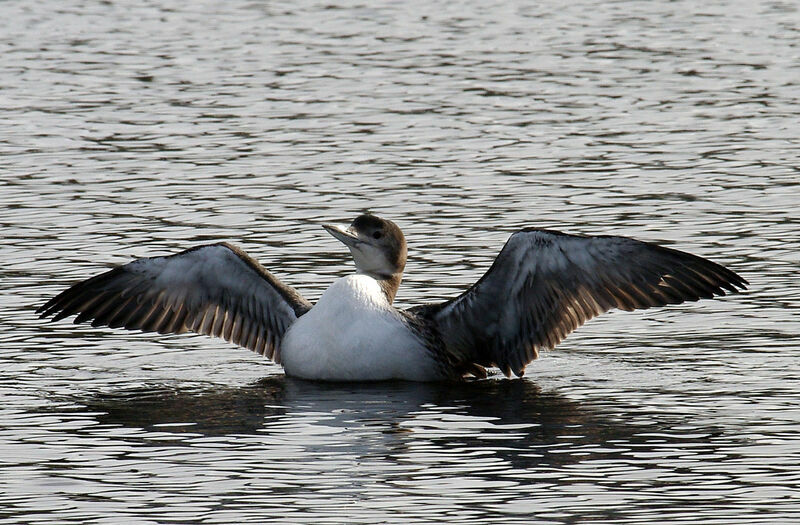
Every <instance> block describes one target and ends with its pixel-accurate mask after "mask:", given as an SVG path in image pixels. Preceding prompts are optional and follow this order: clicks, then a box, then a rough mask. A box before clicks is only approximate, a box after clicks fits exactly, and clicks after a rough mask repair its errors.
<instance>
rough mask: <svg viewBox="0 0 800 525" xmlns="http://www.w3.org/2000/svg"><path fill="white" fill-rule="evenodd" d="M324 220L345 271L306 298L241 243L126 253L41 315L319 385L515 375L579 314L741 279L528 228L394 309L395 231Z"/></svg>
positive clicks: (615, 240)
mask: <svg viewBox="0 0 800 525" xmlns="http://www.w3.org/2000/svg"><path fill="white" fill-rule="evenodd" d="M323 227H324V228H325V230H327V231H328V232H329V233H330V234H331V235H333V236H334V237H335V238H336V239H338V240H339V241H341V242H342V243H344V244H345V246H347V248H349V250H350V253H351V254H352V257H353V259H354V261H355V267H356V272H355V274H352V275H348V276H346V277H342V278H339V279H338V280H336V281H335V282H334V283H333V284H332V285H331V286H330V287H329V288H328V289H327V290H326V291H325V292H324V293H323V295H322V296H321V297H320V298H319V300H318V301H317V303H316V304H312V303H311V302H309V301H308V300H306V299H305V298H304V297H303V296H302V295H300V293H298V292H297V291H296V290H295V289H294V288H292V287H290V286H287V285H286V284H284V283H282V282H281V281H280V280H278V278H276V277H275V276H274V275H273V274H272V273H270V272H269V271H267V270H266V269H265V268H264V267H263V266H261V265H260V264H259V263H258V262H257V261H256V260H255V259H253V258H252V257H250V256H248V255H247V254H246V253H245V252H244V251H242V250H241V249H239V248H238V247H236V246H234V245H231V244H228V243H225V242H221V243H216V244H206V245H202V246H197V247H194V248H191V249H188V250H186V251H183V252H180V253H177V254H175V255H170V256H164V257H148V258H141V259H136V260H134V261H132V262H130V263H128V264H125V265H122V266H118V267H116V268H113V269H111V270H110V271H107V272H105V273H103V274H100V275H97V276H95V277H92V278H90V279H87V280H85V281H83V282H80V283H78V284H75V285H74V286H72V287H71V288H69V289H67V290H65V291H64V292H62V293H61V294H59V295H58V296H56V297H54V298H53V299H51V300H50V301H49V302H47V303H46V304H44V305H43V306H41V307H40V308H39V309H38V310H37V313H39V314H41V315H40V317H41V318H46V317H50V316H52V317H53V320H54V321H55V320H59V319H63V318H65V317H68V316H70V315H74V314H77V317H76V318H75V319H74V322H75V323H76V324H78V323H82V322H84V321H89V320H91V324H92V326H95V327H96V326H108V327H111V328H118V327H123V328H127V329H130V330H142V331H156V332H158V333H160V334H180V333H184V332H195V333H198V334H205V335H210V336H215V337H221V338H223V339H225V340H226V341H230V342H232V343H234V344H237V345H239V346H242V347H245V348H249V349H250V350H253V351H255V352H257V353H259V354H261V355H263V356H265V357H267V358H269V359H271V360H272V361H274V362H275V363H279V364H281V365H282V366H283V368H284V371H285V373H286V375H289V376H295V377H300V378H305V379H313V380H326V381H377V380H390V379H400V380H412V381H440V380H453V379H461V378H465V377H469V376H474V377H475V378H486V377H487V368H489V367H497V368H499V369H500V370H501V371H502V372H503V374H505V376H506V377H511V376H512V375H515V376H522V375H523V373H524V372H525V367H526V365H527V364H528V363H530V362H531V361H533V360H534V359H536V358H537V357H538V355H539V352H540V351H542V350H544V349H552V348H554V347H555V346H556V345H557V344H559V343H560V342H561V341H562V340H563V339H564V338H565V337H567V335H569V334H570V333H571V332H572V331H574V330H575V329H576V328H578V327H579V326H581V325H582V324H583V323H584V322H586V321H587V320H589V319H591V318H593V317H595V316H597V315H600V314H601V313H603V312H607V311H608V310H611V309H614V308H619V309H621V310H626V311H631V310H636V309H645V308H650V307H654V306H664V305H668V304H679V303H683V302H685V301H697V300H699V299H700V298H712V297H714V296H724V295H726V292H732V293H735V292H737V291H739V289H742V290H744V289H745V288H746V285H747V284H748V283H747V281H745V280H744V279H743V278H742V277H740V276H739V275H737V274H736V273H734V272H732V271H731V270H728V269H727V268H725V267H723V266H720V265H719V264H716V263H713V262H711V261H709V260H707V259H704V258H702V257H697V256H695V255H691V254H689V253H685V252H682V251H678V250H674V249H671V248H665V247H662V246H659V245H656V244H653V243H649V242H642V241H637V240H634V239H630V238H627V237H618V236H606V235H602V236H585V235H571V234H566V233H562V232H559V231H554V230H545V229H535V228H525V229H522V230H520V231H518V232H516V233H514V234H513V235H511V237H510V238H509V239H508V241H507V242H506V244H505V246H504V247H503V249H502V250H501V251H500V254H499V255H498V256H497V258H496V259H495V261H494V263H493V264H492V265H491V267H490V268H489V270H488V271H487V272H486V274H485V275H483V277H481V278H480V279H479V280H478V281H477V282H476V283H475V284H473V285H472V286H471V287H470V288H469V289H467V290H466V291H464V292H463V293H462V294H461V295H458V296H457V297H454V298H452V299H449V300H447V301H444V302H441V303H438V304H423V305H419V306H414V307H411V308H408V309H405V310H400V309H397V308H395V307H394V306H392V303H393V301H394V298H395V294H396V293H397V289H398V287H399V286H400V281H401V279H402V277H403V270H404V269H405V265H406V256H407V247H406V241H405V237H404V236H403V232H402V231H401V230H400V228H398V226H397V225H396V224H395V223H394V222H392V221H390V220H386V219H382V218H380V217H377V216H375V215H372V214H364V215H360V216H359V217H357V218H356V219H355V220H354V221H353V222H352V224H351V225H350V226H349V227H348V228H344V227H340V226H334V225H330V224H324V225H323Z"/></svg>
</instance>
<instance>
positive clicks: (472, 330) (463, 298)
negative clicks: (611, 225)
mask: <svg viewBox="0 0 800 525" xmlns="http://www.w3.org/2000/svg"><path fill="white" fill-rule="evenodd" d="M746 285H747V281H745V280H744V279H743V278H741V277H740V276H738V275H737V274H736V273H734V272H732V271H731V270H728V269H727V268H724V267H722V266H720V265H718V264H716V263H713V262H711V261H709V260H707V259H704V258H702V257H697V256H695V255H691V254H688V253H685V252H681V251H678V250H674V249H670V248H664V247H662V246H658V245H656V244H652V243H647V242H641V241H637V240H634V239H629V238H626V237H615V236H595V237H591V236H580V235H569V234H565V233H561V232H556V231H550V230H540V229H533V228H528V229H524V230H521V231H519V232H517V233H515V234H514V235H512V236H511V238H510V239H509V240H508V242H507V243H506V245H505V246H504V247H503V250H502V251H501V252H500V254H499V255H498V256H497V259H495V261H494V263H493V264H492V266H491V267H490V268H489V270H488V271H487V272H486V274H485V275H484V276H483V277H481V279H480V280H479V281H478V282H477V283H475V284H474V285H473V286H472V287H471V288H469V289H468V290H467V291H465V292H464V293H462V294H461V295H459V296H458V297H455V298H453V299H451V300H449V301H446V302H443V303H440V304H435V305H424V306H419V307H415V308H411V309H409V311H408V313H409V314H410V315H414V316H418V317H419V318H421V319H425V320H426V322H427V323H428V324H430V325H431V327H432V328H434V329H435V331H436V332H437V333H438V335H439V337H440V338H441V340H442V342H443V346H442V347H441V349H440V351H441V352H444V353H446V354H448V355H447V360H448V361H450V362H453V363H459V364H460V366H461V367H466V366H468V364H470V363H474V364H477V365H481V366H497V367H499V368H500V369H501V370H502V371H503V372H504V373H505V374H506V375H507V376H510V375H511V374H512V373H513V374H514V375H517V376H521V375H523V373H524V370H525V366H526V365H527V364H528V363H529V362H530V361H532V360H534V359H536V357H538V354H539V351H540V350H542V349H552V348H554V347H555V346H556V345H557V344H559V343H560V342H561V341H562V340H563V339H564V338H565V337H567V335H569V334H570V333H572V332H573V331H574V330H575V329H576V328H578V327H579V326H581V325H582V324H583V323H585V322H586V321H588V320H589V319H591V318H593V317H595V316H597V315H600V314H601V313H603V312H607V311H608V310H611V309H613V308H619V309H622V310H627V311H631V310H636V309H645V308H650V307H653V306H664V305H667V304H679V303H682V302H685V301H696V300H698V299H700V298H711V297H714V296H717V295H726V293H732V292H736V291H738V290H737V289H739V288H741V289H744V288H745V287H746Z"/></svg>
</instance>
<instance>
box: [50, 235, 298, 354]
mask: <svg viewBox="0 0 800 525" xmlns="http://www.w3.org/2000/svg"><path fill="white" fill-rule="evenodd" d="M310 309H311V303H309V302H308V301H307V300H306V299H304V298H303V296H302V295H300V294H299V293H298V292H297V291H296V290H294V289H293V288H291V287H289V286H286V285H285V284H283V283H281V282H280V281H279V280H278V279H277V278H276V277H275V276H274V275H272V274H271V273H269V272H268V271H267V270H266V269H264V267H262V266H261V265H260V264H259V263H258V262H257V261H255V260H254V259H253V258H251V257H249V256H248V255H247V254H245V253H244V252H243V251H242V250H241V249H239V248H237V247H235V246H233V245H230V244H228V243H218V244H209V245H204V246H198V247H196V248H192V249H189V250H186V251H184V252H181V253H178V254H175V255H171V256H168V257H148V258H143V259H137V260H135V261H133V262H130V263H128V264H126V265H123V266H118V267H116V268H114V269H112V270H110V271H108V272H105V273H103V274H100V275H98V276H96V277H92V278H91V279H87V280H85V281H83V282H80V283H78V284H76V285H74V286H72V287H71V288H69V289H67V290H65V291H64V292H62V293H61V294H59V295H57V296H56V297H54V298H53V299H51V300H50V301H48V302H47V303H46V304H44V305H43V306H42V307H41V308H39V310H38V311H37V313H39V314H41V317H49V316H53V320H59V319H63V318H65V317H68V316H70V315H74V314H77V317H76V318H75V321H74V322H75V323H82V322H85V321H90V320H91V322H92V326H109V327H111V328H118V327H122V328H127V329H130V330H142V331H145V332H153V331H155V332H158V333H161V334H180V333H184V332H188V331H191V332H195V333H198V334H205V335H211V336H214V337H221V338H223V339H225V340H226V341H230V342H232V343H234V344H237V345H239V346H243V347H246V348H249V349H250V350H253V351H255V352H258V353H259V354H262V355H265V356H266V357H268V358H272V359H274V360H275V361H276V362H277V361H279V349H278V346H279V344H280V340H281V338H282V336H283V334H284V332H285V331H286V330H287V328H288V327H289V326H290V325H291V324H292V323H293V322H294V321H295V320H296V319H297V318H298V317H300V316H301V315H303V314H304V313H306V312H307V311H308V310H310Z"/></svg>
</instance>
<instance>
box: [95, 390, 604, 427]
mask: <svg viewBox="0 0 800 525" xmlns="http://www.w3.org/2000/svg"><path fill="white" fill-rule="evenodd" d="M80 403H81V405H83V406H84V407H86V409H88V410H89V411H92V412H97V413H98V415H97V416H96V417H97V419H98V422H99V423H101V424H106V425H118V426H122V427H128V428H131V427H133V428H142V429H146V430H152V431H160V432H163V431H169V432H174V433H191V434H200V435H203V436H221V435H233V434H254V433H257V432H258V433H264V432H269V431H270V426H271V425H272V424H274V422H275V421H280V420H281V419H285V418H290V417H292V414H298V413H307V412H311V411H313V412H315V413H322V414H325V418H324V424H325V425H328V426H334V427H350V428H351V427H353V426H358V425H366V426H372V427H373V428H374V427H375V426H380V425H385V426H386V428H383V429H382V430H384V431H386V432H388V433H391V432H393V431H395V430H397V431H402V429H403V428H406V429H408V428H413V426H414V425H413V424H412V425H404V423H406V422H409V421H413V419H414V418H415V417H416V416H417V415H419V414H422V413H426V412H429V413H431V414H432V416H431V417H435V414H436V412H437V411H443V412H447V413H449V414H454V415H460V416H465V417H471V418H478V419H480V420H487V421H491V422H492V423H493V424H496V425H500V426H502V425H521V427H522V428H524V429H526V430H525V432H528V433H531V434H535V435H536V436H537V437H536V439H537V440H541V439H547V438H548V436H550V437H552V436H554V435H557V434H558V433H560V432H561V430H562V429H563V428H564V427H566V426H572V425H579V426H580V425H584V424H586V423H587V422H589V421H590V420H592V419H593V418H594V417H595V416H596V415H597V414H594V413H593V412H592V411H591V410H589V409H587V408H585V407H582V406H581V405H579V404H578V403H576V402H574V401H571V400H569V399H568V398H566V397H563V396H560V395H558V394H555V393H545V392H542V390H541V389H540V388H539V386H538V385H537V384H536V383H534V382H532V381H530V380H526V379H520V380H513V381H508V380H504V381H503V380H484V381H474V382H468V383H464V382H453V383H412V382H402V381H401V382H388V383H387V382H383V383H374V384H369V383H367V384H365V383H352V384H350V383H325V382H313V381H304V380H299V379H293V378H288V377H285V376H273V377H267V378H264V379H261V380H259V381H257V382H254V383H252V384H249V385H245V386H207V385H201V386H198V385H191V384H189V385H186V384H184V385H163V384H160V385H145V386H141V387H137V388H133V389H124V390H117V391H112V392H103V393H97V394H93V395H92V396H89V397H86V398H83V399H81V400H80ZM531 437H532V438H533V436H531Z"/></svg>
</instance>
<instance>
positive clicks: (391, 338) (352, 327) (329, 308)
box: [281, 275, 438, 381]
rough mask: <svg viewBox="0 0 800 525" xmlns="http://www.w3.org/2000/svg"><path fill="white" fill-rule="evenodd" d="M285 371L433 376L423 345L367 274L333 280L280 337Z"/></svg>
mask: <svg viewBox="0 0 800 525" xmlns="http://www.w3.org/2000/svg"><path fill="white" fill-rule="evenodd" d="M281 364H282V365H283V367H284V369H285V370H286V374H287V375H290V376H295V377H302V378H305V379H322V380H327V381H379V380H386V379H408V380H412V381H431V380H434V379H437V377H438V376H437V367H436V365H435V362H434V360H433V359H432V358H431V356H430V354H429V351H428V350H426V349H425V347H424V346H423V345H422V343H421V342H420V340H419V339H418V338H417V337H416V336H414V334H413V333H412V332H411V331H410V330H409V328H408V326H406V324H405V323H404V322H403V321H402V319H401V318H400V315H399V314H398V313H397V311H396V310H395V309H394V308H392V306H391V305H390V304H389V303H388V301H387V300H386V298H385V296H384V295H383V292H382V291H381V289H380V285H379V284H378V282H377V281H375V279H373V278H372V277H369V276H367V275H350V276H348V277H343V278H341V279H338V280H337V281H336V282H334V283H333V284H332V285H331V287H330V288H328V289H327V290H326V291H325V293H324V294H323V295H322V297H320V299H319V301H318V302H317V304H316V305H315V306H314V308H312V309H311V310H310V311H309V312H307V313H306V314H305V315H303V316H302V317H301V318H300V319H298V320H297V321H296V322H295V323H294V324H293V325H292V326H291V327H290V328H289V330H288V331H287V332H286V334H285V335H284V337H283V342H282V343H281Z"/></svg>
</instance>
